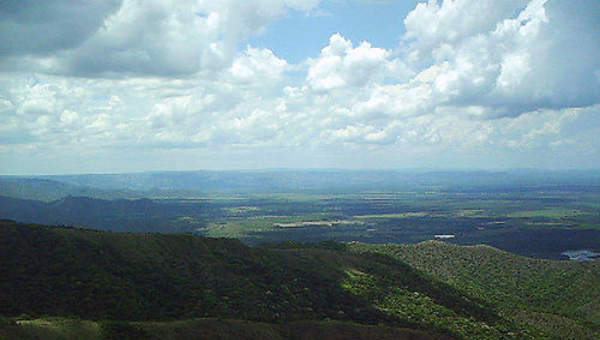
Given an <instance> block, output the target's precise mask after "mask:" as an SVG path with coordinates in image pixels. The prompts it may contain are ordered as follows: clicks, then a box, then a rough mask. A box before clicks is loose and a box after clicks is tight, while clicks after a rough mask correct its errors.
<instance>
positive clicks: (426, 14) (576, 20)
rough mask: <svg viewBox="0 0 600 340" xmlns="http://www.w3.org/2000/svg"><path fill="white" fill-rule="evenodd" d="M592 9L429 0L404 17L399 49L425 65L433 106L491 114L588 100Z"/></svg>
mask: <svg viewBox="0 0 600 340" xmlns="http://www.w3.org/2000/svg"><path fill="white" fill-rule="evenodd" d="M522 6H524V7H522ZM598 15H600V6H599V5H598V3H597V2H596V1H593V0H591V1H586V0H584V1H577V2H561V1H549V2H548V1H546V0H533V1H530V2H525V3H524V2H523V1H500V2H498V1H478V2H475V3H473V2H470V1H444V2H443V3H442V4H441V5H440V4H438V3H437V2H436V1H430V2H429V3H427V4H425V3H421V4H419V5H418V6H417V7H416V8H415V10H414V11H412V12H411V13H410V14H409V15H408V16H407V18H406V20H405V25H406V27H407V33H406V35H405V40H406V44H407V47H406V48H407V53H408V55H409V56H410V57H409V59H412V60H413V62H416V61H420V63H423V64H425V65H427V64H430V65H431V66H430V67H429V68H427V69H425V70H424V71H423V72H424V73H427V75H426V76H425V75H422V76H421V77H420V78H421V80H423V81H424V82H425V83H427V84H429V85H430V86H431V88H432V90H433V92H432V96H433V98H434V100H436V101H437V102H438V103H439V105H465V104H466V105H481V106H483V107H486V108H487V110H486V112H487V114H488V116H491V117H499V116H517V115H520V114H522V113H524V112H528V111H532V110H536V109H540V108H565V107H571V106H589V105H593V104H595V103H598V102H599V101H600V83H599V82H598V79H597V77H596V75H595V74H596V72H597V71H598V70H599V69H600V50H599V49H598V48H596V46H597V45H598V42H600V30H598V29H597V27H596V26H597V18H598ZM459 17H464V18H466V20H458V19H459Z"/></svg>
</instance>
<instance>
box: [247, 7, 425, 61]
mask: <svg viewBox="0 0 600 340" xmlns="http://www.w3.org/2000/svg"><path fill="white" fill-rule="evenodd" d="M416 3H417V2H416V1H389V0H388V1H386V0H379V1H369V0H353V1H339V0H338V1H326V2H323V3H322V4H321V5H320V6H319V9H318V10H317V11H315V13H306V12H302V11H291V12H290V13H288V14H286V15H285V16H283V17H282V18H281V19H278V20H277V21H275V22H274V23H272V24H270V25H269V28H268V29H267V30H266V31H265V32H264V33H263V34H258V35H255V36H251V37H249V39H248V43H249V44H250V45H252V46H256V47H263V48H270V49H271V50H273V52H275V54H277V55H278V56H280V57H282V58H284V59H286V60H288V61H290V62H292V63H299V62H302V61H303V60H304V59H306V58H309V57H311V56H315V55H318V54H319V51H321V49H322V48H323V47H325V46H326V45H327V43H328V39H329V37H330V36H331V35H332V34H335V33H341V34H342V35H343V36H345V37H347V38H348V39H350V40H352V41H355V42H361V41H369V42H370V43H371V44H373V45H375V46H378V47H383V48H386V49H390V50H394V49H396V48H397V47H398V42H399V41H400V38H401V37H402V35H403V34H404V25H403V24H402V20H403V19H404V17H405V16H406V14H407V13H408V12H409V11H410V10H412V9H413V8H414V7H415V5H416Z"/></svg>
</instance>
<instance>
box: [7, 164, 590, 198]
mask: <svg viewBox="0 0 600 340" xmlns="http://www.w3.org/2000/svg"><path fill="white" fill-rule="evenodd" d="M539 187H546V188H555V189H556V188H561V187H564V188H567V187H577V188H578V189H579V190H583V189H585V188H595V189H597V188H598V187H600V171H591V170H590V171H533V170H518V171H503V172H492V171H430V172H409V171H399V170H263V171H182V172H143V173H130V174H91V175H85V174H84V175H59V176H0V195H3V196H11V197H17V198H25V199H36V200H46V201H51V200H55V199H59V198H62V197H65V196H68V195H71V196H90V197H96V198H135V197H138V198H139V197H159V196H180V197H181V196H190V195H198V194H207V193H245V194H249V193H273V192H313V193H315V192H320V193H323V192H357V191H392V190H428V189H435V190H454V191H457V190H458V191H477V190H486V191H494V190H498V191H503V190H532V189H539Z"/></svg>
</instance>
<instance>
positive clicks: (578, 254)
mask: <svg viewBox="0 0 600 340" xmlns="http://www.w3.org/2000/svg"><path fill="white" fill-rule="evenodd" d="M560 254H561V255H564V256H567V257H568V258H569V260H573V261H590V260H593V259H595V258H597V257H600V253H595V252H593V251H591V250H587V249H581V250H567V251H563V252H562V253H560Z"/></svg>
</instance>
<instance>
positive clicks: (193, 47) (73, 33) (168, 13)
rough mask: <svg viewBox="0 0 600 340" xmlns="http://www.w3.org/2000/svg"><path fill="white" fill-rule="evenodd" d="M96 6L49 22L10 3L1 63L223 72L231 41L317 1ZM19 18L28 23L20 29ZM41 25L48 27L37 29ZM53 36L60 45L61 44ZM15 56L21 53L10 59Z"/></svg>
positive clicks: (98, 71) (68, 69)
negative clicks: (90, 16)
mask: <svg viewBox="0 0 600 340" xmlns="http://www.w3.org/2000/svg"><path fill="white" fill-rule="evenodd" d="M98 3H101V2H95V1H94V2H92V1H88V2H83V3H81V4H79V5H78V6H73V7H70V5H68V4H63V5H60V6H56V7H53V8H51V11H50V13H51V14H52V15H53V17H56V22H50V23H48V22H47V21H45V20H41V19H40V20H36V19H33V18H35V16H34V14H35V13H36V12H42V11H43V10H44V9H43V8H41V7H44V6H42V5H39V4H34V3H30V2H27V3H23V4H21V5H19V6H14V7H16V9H15V10H12V11H8V12H7V13H8V15H6V16H5V17H4V18H1V19H0V28H1V29H2V30H3V32H12V33H13V34H12V35H8V34H7V35H4V34H3V35H2V36H3V37H5V38H3V39H4V40H8V39H12V40H15V41H12V40H10V41H9V42H6V44H5V45H4V46H7V48H6V49H7V51H8V52H10V53H7V54H8V55H7V56H6V57H5V58H4V61H3V62H4V64H5V65H8V67H10V68H12V69H19V70H29V71H37V72H45V73H51V74H63V75H78V76H103V77H122V76H130V75H141V76H147V75H154V76H188V75H190V74H194V73H197V72H204V73H207V72H208V73H210V72H215V71H220V70H221V69H223V68H227V67H229V65H230V63H231V61H232V59H233V57H234V56H235V49H236V46H237V44H238V43H240V42H242V41H244V40H245V39H246V38H247V37H248V36H250V35H252V34H256V33H258V32H260V31H262V30H264V29H265V27H266V25H267V24H269V23H270V22H272V21H273V20H275V19H277V18H280V17H281V16H282V15H284V14H285V13H286V11H287V10H289V9H292V10H300V11H310V10H311V9H312V8H314V7H315V6H317V5H318V3H319V1H318V0H312V1H291V0H290V1H284V0H279V1H277V0H259V1H237V0H227V1H204V0H177V1H164V0H147V1H136V0H123V2H122V3H121V2H117V1H113V2H107V3H106V5H105V6H100V5H98ZM109 5H110V6H109ZM97 7H102V8H97ZM105 7H106V8H105ZM89 13H96V14H95V16H94V18H93V19H89V18H87V17H88V16H89V15H88V14H89ZM21 17H27V18H30V19H29V20H30V21H32V22H31V23H28V24H27V25H25V24H21V22H22V21H21ZM40 18H41V16H40ZM61 18H62V19H61ZM64 18H71V19H64ZM73 18H80V19H73ZM79 21H81V22H82V23H81V24H79ZM84 23H85V25H86V26H85V29H82V27H80V26H82V25H83V24H84ZM47 26H51V27H52V30H50V31H48V32H45V30H46V27H47ZM73 27H76V28H77V29H73ZM40 33H41V34H40ZM9 36H10V37H9ZM14 37H16V38H15V39H13V38H14ZM56 37H65V38H64V39H63V38H60V39H59V38H56ZM57 39H58V40H57ZM61 39H62V40H68V41H65V42H64V43H62V42H61V41H62V40H61ZM38 40H39V41H38ZM0 42H2V40H0ZM30 42H31V44H30V45H31V46H29V45H28V43H30ZM46 45H48V46H46ZM52 49H54V50H52ZM1 52H2V50H0V57H2V53H1ZM17 52H19V54H21V55H15V54H16V53H17ZM47 52H54V53H52V54H50V55H48V54H47ZM22 54H25V55H22Z"/></svg>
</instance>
